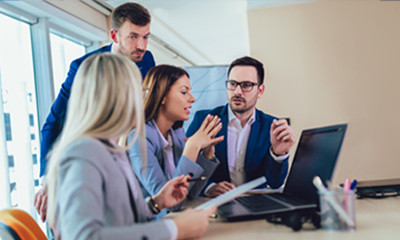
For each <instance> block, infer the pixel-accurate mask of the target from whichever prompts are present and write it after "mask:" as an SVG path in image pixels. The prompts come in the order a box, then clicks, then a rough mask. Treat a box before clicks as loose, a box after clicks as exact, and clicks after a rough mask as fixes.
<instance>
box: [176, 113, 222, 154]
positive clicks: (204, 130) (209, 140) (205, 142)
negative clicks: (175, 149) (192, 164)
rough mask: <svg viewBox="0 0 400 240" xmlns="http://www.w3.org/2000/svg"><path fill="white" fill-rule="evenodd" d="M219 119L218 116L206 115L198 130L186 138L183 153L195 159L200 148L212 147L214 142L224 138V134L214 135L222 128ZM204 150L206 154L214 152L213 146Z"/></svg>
mask: <svg viewBox="0 0 400 240" xmlns="http://www.w3.org/2000/svg"><path fill="white" fill-rule="evenodd" d="M220 121H221V119H220V118H219V117H216V116H215V117H213V116H211V115H207V117H206V118H205V119H204V121H203V123H202V124H201V126H200V128H199V130H197V132H196V133H195V134H194V135H193V136H191V137H190V138H188V139H187V142H186V145H185V149H184V150H183V155H185V156H186V157H188V158H190V159H192V160H193V161H196V159H197V156H198V154H199V151H200V149H202V148H207V147H213V146H214V145H215V144H217V143H220V142H221V141H222V140H223V139H224V136H220V137H217V138H216V137H215V136H216V135H217V133H218V132H219V131H220V130H221V128H222V123H220ZM205 151H206V154H207V156H209V155H210V154H212V155H213V154H214V152H213V148H208V149H205ZM212 155H211V157H212ZM204 156H206V155H204ZM207 156H206V157H207ZM211 157H210V158H211Z"/></svg>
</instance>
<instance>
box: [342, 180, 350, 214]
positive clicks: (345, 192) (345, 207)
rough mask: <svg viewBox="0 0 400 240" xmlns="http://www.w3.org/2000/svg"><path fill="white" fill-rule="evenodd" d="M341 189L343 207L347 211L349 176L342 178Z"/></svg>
mask: <svg viewBox="0 0 400 240" xmlns="http://www.w3.org/2000/svg"><path fill="white" fill-rule="evenodd" d="M343 191H344V196H343V204H344V209H345V210H346V211H348V209H349V207H348V201H349V199H348V198H349V194H348V193H349V191H350V180H349V178H346V179H345V180H344V184H343Z"/></svg>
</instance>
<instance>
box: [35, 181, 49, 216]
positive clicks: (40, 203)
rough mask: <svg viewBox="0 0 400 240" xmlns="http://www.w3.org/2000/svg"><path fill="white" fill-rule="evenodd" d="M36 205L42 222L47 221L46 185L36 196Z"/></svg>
mask: <svg viewBox="0 0 400 240" xmlns="http://www.w3.org/2000/svg"><path fill="white" fill-rule="evenodd" d="M33 204H34V205H35V208H36V211H37V212H38V213H39V215H40V219H42V222H44V221H46V216H47V184H44V185H43V186H42V188H41V189H40V190H39V191H38V192H37V193H36V194H35V201H34V203H33Z"/></svg>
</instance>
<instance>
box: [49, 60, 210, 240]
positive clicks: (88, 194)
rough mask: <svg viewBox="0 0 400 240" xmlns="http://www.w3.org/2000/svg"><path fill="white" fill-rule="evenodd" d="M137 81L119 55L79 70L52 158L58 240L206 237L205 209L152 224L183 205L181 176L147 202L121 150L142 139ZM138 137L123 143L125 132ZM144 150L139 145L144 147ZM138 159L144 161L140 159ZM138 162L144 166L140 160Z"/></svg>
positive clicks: (184, 191)
mask: <svg viewBox="0 0 400 240" xmlns="http://www.w3.org/2000/svg"><path fill="white" fill-rule="evenodd" d="M140 82H141V75H140V72H139V70H138V68H137V67H136V66H135V65H134V64H132V62H131V61H130V60H129V59H128V58H126V57H124V56H119V55H117V54H110V53H108V54H101V55H94V56H92V57H90V58H88V59H87V60H85V61H84V62H83V64H82V65H81V67H80V68H79V70H78V73H77V76H76V78H75V83H74V85H73V87H72V94H71V98H70V102H69V106H68V112H67V118H66V123H65V126H64V129H63V132H62V135H61V137H60V139H59V141H58V142H57V144H56V146H55V148H54V150H53V152H52V153H51V157H50V169H49V173H48V175H47V177H48V183H49V185H48V186H49V205H48V222H49V224H50V226H52V228H53V229H54V230H55V237H56V239H175V238H179V239H181V238H193V237H200V236H202V235H203V234H204V232H205V230H206V228H207V225H208V215H209V214H211V212H212V211H215V209H212V210H207V211H194V210H188V211H185V212H183V213H182V214H180V215H178V216H177V217H176V218H174V219H165V220H161V221H157V222H151V219H152V218H153V217H154V216H155V214H156V213H157V212H158V211H159V210H161V209H163V208H167V207H170V206H173V205H175V204H177V203H179V202H181V201H182V200H183V199H184V198H185V196H186V194H187V192H188V189H187V188H188V186H189V184H188V183H183V184H182V183H181V182H182V181H184V180H185V179H186V178H185V176H180V177H177V178H174V179H172V180H171V181H169V182H168V183H167V184H166V185H165V186H164V187H163V188H162V189H161V190H160V191H159V192H158V193H157V194H155V195H153V196H152V197H150V198H148V201H145V199H144V198H143V195H142V193H141V190H140V186H139V183H138V181H137V179H136V176H135V175H134V173H133V171H132V168H130V163H129V160H128V158H127V155H126V153H125V151H126V150H127V149H128V148H129V146H130V145H131V144H132V142H133V141H136V140H137V139H140V138H142V137H140V136H143V134H144V132H143V131H144V126H143V124H144V120H143V109H142V93H141V92H142V90H141V83H140ZM132 128H136V129H137V131H136V134H135V136H134V137H133V140H132V141H131V142H129V143H125V141H121V142H123V143H121V146H119V145H118V144H117V143H116V139H121V138H124V137H126V136H127V135H128V133H129V130H131V129H132ZM142 146H145V145H144V144H143V145H142ZM140 161H142V159H140ZM143 162H144V161H143Z"/></svg>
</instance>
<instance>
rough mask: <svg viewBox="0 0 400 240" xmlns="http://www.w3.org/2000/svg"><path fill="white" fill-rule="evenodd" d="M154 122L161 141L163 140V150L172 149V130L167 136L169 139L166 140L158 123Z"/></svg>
mask: <svg viewBox="0 0 400 240" xmlns="http://www.w3.org/2000/svg"><path fill="white" fill-rule="evenodd" d="M152 121H153V124H154V126H155V127H156V129H157V132H158V135H159V136H160V139H161V146H162V147H163V148H168V147H172V137H171V129H170V130H169V131H168V135H167V138H168V139H165V137H164V136H163V135H162V133H161V131H160V129H158V126H157V124H156V122H155V121H154V120H152Z"/></svg>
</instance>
